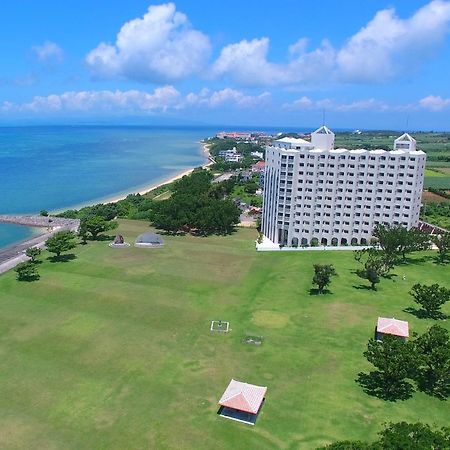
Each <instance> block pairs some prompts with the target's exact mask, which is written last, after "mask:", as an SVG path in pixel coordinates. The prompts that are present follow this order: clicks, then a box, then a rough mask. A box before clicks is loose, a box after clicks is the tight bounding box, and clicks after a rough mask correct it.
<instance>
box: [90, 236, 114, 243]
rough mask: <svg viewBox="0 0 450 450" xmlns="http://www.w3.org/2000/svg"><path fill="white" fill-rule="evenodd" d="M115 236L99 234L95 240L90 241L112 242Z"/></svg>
mask: <svg viewBox="0 0 450 450" xmlns="http://www.w3.org/2000/svg"><path fill="white" fill-rule="evenodd" d="M114 238H115V236H110V235H109V234H99V235H98V236H97V237H96V238H95V239H94V238H91V239H89V240H90V241H100V242H103V241H112V240H114Z"/></svg>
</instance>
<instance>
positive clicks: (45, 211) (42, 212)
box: [39, 209, 48, 217]
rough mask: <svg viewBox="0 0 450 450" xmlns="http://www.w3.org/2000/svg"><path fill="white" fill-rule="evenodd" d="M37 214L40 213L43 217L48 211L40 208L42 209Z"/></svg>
mask: <svg viewBox="0 0 450 450" xmlns="http://www.w3.org/2000/svg"><path fill="white" fill-rule="evenodd" d="M39 215H41V216H43V217H47V216H48V211H47V210H46V209H42V210H41V211H40V212H39Z"/></svg>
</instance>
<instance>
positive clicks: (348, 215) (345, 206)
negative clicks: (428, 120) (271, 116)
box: [262, 126, 426, 247]
mask: <svg viewBox="0 0 450 450" xmlns="http://www.w3.org/2000/svg"><path fill="white" fill-rule="evenodd" d="M425 161H426V154H425V153H424V152H422V151H420V150H417V149H416V141H415V140H414V139H413V138H412V137H411V136H410V135H409V134H403V135H402V136H400V137H399V138H398V139H396V140H395V142H394V148H393V150H392V151H385V150H373V151H368V150H365V149H359V150H347V149H344V148H338V149H335V148H334V133H333V132H331V131H330V130H329V129H328V128H327V127H325V126H323V127H321V128H319V129H318V130H316V131H315V132H314V133H312V134H311V142H309V141H307V140H304V139H297V138H290V137H285V138H282V139H279V140H275V141H273V143H272V144H271V145H268V146H267V147H266V169H265V181H264V187H265V190H264V206H263V217H262V231H263V233H264V235H265V236H266V237H267V238H269V239H270V240H271V241H272V242H274V243H275V244H280V245H285V246H294V247H295V246H300V245H332V246H337V245H364V244H368V243H370V240H371V238H372V233H373V229H374V227H375V226H376V225H377V224H380V223H381V224H394V225H395V224H401V225H403V226H405V227H406V228H408V229H409V228H411V227H413V226H416V225H417V224H418V221H419V212H420V205H421V193H422V188H423V177H424V170H425Z"/></svg>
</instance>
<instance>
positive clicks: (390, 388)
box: [364, 335, 417, 398]
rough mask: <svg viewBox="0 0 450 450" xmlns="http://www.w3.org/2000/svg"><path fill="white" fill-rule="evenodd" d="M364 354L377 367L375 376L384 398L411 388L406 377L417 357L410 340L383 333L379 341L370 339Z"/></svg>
mask: <svg viewBox="0 0 450 450" xmlns="http://www.w3.org/2000/svg"><path fill="white" fill-rule="evenodd" d="M364 356H365V357H366V358H367V361H369V362H370V363H372V364H373V365H374V366H375V367H376V368H377V372H376V378H377V379H379V380H380V381H381V386H380V387H381V389H382V390H383V393H384V395H385V397H386V398H395V397H396V396H397V395H400V394H401V393H402V392H405V391H411V390H412V386H411V384H410V383H409V382H407V381H406V379H407V378H410V377H411V376H412V375H413V373H414V370H415V368H416V367H417V357H416V354H415V352H414V349H413V347H412V344H411V343H410V342H406V341H404V340H402V339H399V338H397V337H395V336H391V335H385V336H384V337H383V340H382V341H381V342H378V341H376V340H374V339H370V340H369V342H368V344H367V350H366V351H365V352H364Z"/></svg>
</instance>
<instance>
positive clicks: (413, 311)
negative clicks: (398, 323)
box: [403, 306, 447, 320]
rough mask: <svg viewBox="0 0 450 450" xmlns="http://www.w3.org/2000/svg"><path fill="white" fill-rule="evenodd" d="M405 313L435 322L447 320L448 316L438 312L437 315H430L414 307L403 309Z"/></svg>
mask: <svg viewBox="0 0 450 450" xmlns="http://www.w3.org/2000/svg"><path fill="white" fill-rule="evenodd" d="M403 311H404V312H406V313H409V314H412V315H413V316H416V317H417V318H418V319H434V320H445V319H447V316H446V315H445V314H444V313H442V312H440V311H438V312H437V313H435V314H429V313H428V312H427V311H425V310H424V309H416V308H413V307H412V306H408V307H407V308H405V309H403Z"/></svg>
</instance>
